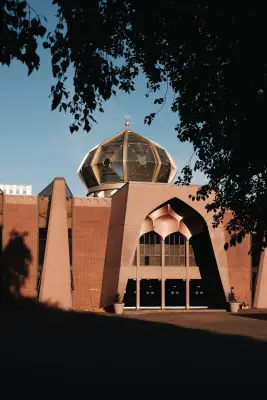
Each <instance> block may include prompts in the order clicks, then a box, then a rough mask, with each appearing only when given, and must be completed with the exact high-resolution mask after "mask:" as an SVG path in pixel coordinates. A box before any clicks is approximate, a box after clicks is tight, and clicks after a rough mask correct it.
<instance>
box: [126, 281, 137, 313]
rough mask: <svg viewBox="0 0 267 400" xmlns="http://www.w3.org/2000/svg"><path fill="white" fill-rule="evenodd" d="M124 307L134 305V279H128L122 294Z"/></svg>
mask: <svg viewBox="0 0 267 400" xmlns="http://www.w3.org/2000/svg"><path fill="white" fill-rule="evenodd" d="M124 307H131V308H132V307H134V308H135V307H136V279H128V281H127V286H126V291H125V294H124Z"/></svg>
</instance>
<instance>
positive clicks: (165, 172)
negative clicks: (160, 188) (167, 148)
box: [156, 164, 171, 183]
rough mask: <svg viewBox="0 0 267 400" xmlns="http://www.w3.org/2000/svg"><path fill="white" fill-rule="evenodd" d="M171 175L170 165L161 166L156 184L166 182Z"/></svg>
mask: <svg viewBox="0 0 267 400" xmlns="http://www.w3.org/2000/svg"><path fill="white" fill-rule="evenodd" d="M170 173H171V165H170V164H169V165H164V164H161V166H160V170H159V173H158V176H157V179H156V182H165V183H166V182H168V179H169V176H170Z"/></svg>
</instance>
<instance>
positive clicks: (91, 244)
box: [72, 199, 110, 310]
mask: <svg viewBox="0 0 267 400" xmlns="http://www.w3.org/2000/svg"><path fill="white" fill-rule="evenodd" d="M86 200H87V199H84V200H83V201H84V202H86ZM90 201H91V202H93V204H94V202H96V201H97V200H90ZM102 201H103V200H102ZM72 218H73V225H72V246H73V247H72V248H73V274H74V292H73V307H74V308H75V309H77V310H90V309H92V308H99V307H100V296H101V288H102V278H103V270H104V263H105V254H106V245H107V235H108V227H109V218H110V207H109V206H107V205H105V203H103V207H101V200H100V205H98V206H97V207H94V206H93V205H92V206H90V205H89V206H85V205H84V204H83V205H81V206H77V205H75V204H74V207H73V216H72Z"/></svg>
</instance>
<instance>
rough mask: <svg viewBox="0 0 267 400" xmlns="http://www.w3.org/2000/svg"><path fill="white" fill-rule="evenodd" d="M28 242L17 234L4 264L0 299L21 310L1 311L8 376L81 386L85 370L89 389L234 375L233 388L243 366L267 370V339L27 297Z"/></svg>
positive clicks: (1, 348)
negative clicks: (65, 377)
mask: <svg viewBox="0 0 267 400" xmlns="http://www.w3.org/2000/svg"><path fill="white" fill-rule="evenodd" d="M24 238H25V234H19V233H18V232H15V231H13V232H12V233H11V235H10V240H9V242H8V244H7V246H6V247H5V249H4V251H3V254H2V258H1V289H2V293H1V295H2V296H3V295H4V298H5V301H6V303H7V304H9V305H10V304H12V305H14V304H16V306H15V307H2V308H1V312H0V326H1V329H0V359H1V366H2V368H3V371H6V372H7V373H10V372H8V371H10V369H12V370H18V371H20V373H23V371H22V365H23V370H25V371H27V373H28V371H29V369H36V368H42V369H44V368H45V369H47V370H49V371H50V372H51V371H52V370H53V369H56V370H57V371H58V370H59V369H60V370H61V371H63V370H65V369H66V368H68V369H70V370H71V371H72V374H71V379H72V382H74V379H75V382H76V379H77V383H80V382H81V379H83V378H82V375H81V371H82V370H85V371H89V373H88V372H87V373H86V380H87V381H88V382H90V384H91V383H101V384H103V383H107V382H111V383H116V382H118V383H119V384H125V383H130V384H133V377H134V378H135V379H136V378H137V381H138V382H137V383H148V379H152V381H151V382H154V380H155V379H157V381H155V382H157V383H161V384H163V383H164V384H166V383H171V382H173V383H174V382H175V383H178V384H183V383H187V382H192V381H193V383H194V384H196V383H202V384H203V383H207V384H210V383H220V384H221V383H222V382H224V383H225V380H227V376H226V374H228V376H229V381H230V382H229V383H231V384H232V383H233V382H232V378H233V376H234V380H235V382H234V383H236V382H237V380H238V379H242V378H244V376H246V374H247V370H246V371H244V365H245V366H246V368H247V366H249V365H257V371H259V370H261V364H262V366H263V365H265V363H266V358H267V341H263V340H258V339H255V338H254V339H253V338H248V337H244V336H237V335H229V334H218V333H215V332H210V331H207V330H204V329H203V328H202V329H196V328H187V327H182V326H179V323H178V324H177V325H173V324H170V323H169V324H168V323H162V322H151V321H144V320H138V319H135V318H134V317H131V318H129V317H118V316H115V315H105V314H97V313H88V312H87V313H86V312H76V311H63V310H60V309H58V308H56V307H51V306H49V305H46V304H42V303H37V301H35V300H33V299H29V298H24V297H23V295H22V292H21V288H22V286H23V284H24V283H25V280H26V279H27V277H28V275H29V264H30V262H31V260H32V257H31V252H30V250H29V248H28V247H27V245H26V244H25V241H24ZM18 305H19V307H17V306H18ZM206 318H207V317H206ZM227 321H228V322H227ZM227 321H226V322H225V321H224V323H230V321H229V319H227ZM178 322H179V321H178ZM266 338H267V326H266ZM262 371H265V370H264V368H262ZM244 372H245V375H244ZM232 374H234V375H232ZM56 377H57V378H58V374H56ZM258 378H259V374H258V372H257V379H258ZM170 379H175V380H173V381H170ZM246 383H247V382H246Z"/></svg>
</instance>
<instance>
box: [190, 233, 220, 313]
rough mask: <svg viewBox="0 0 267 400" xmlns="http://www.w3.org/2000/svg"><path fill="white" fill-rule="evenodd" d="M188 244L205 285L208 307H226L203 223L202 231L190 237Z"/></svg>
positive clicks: (211, 248)
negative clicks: (190, 246) (191, 248)
mask: <svg viewBox="0 0 267 400" xmlns="http://www.w3.org/2000/svg"><path fill="white" fill-rule="evenodd" d="M190 244H191V245H192V247H193V250H194V254H195V259H196V263H197V265H198V266H199V271H200V275H201V279H202V281H203V284H204V286H205V290H206V293H207V301H208V304H207V305H208V307H209V308H211V309H212V308H213V309H220V308H222V309H225V308H227V302H226V298H225V294H224V290H223V287H222V283H221V278H220V275H219V270H218V266H217V262H216V258H215V255H214V251H213V247H212V243H211V240H210V236H209V232H208V229H207V227H206V226H205V225H204V226H203V232H202V233H199V234H198V235H195V236H192V237H191V240H190Z"/></svg>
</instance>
